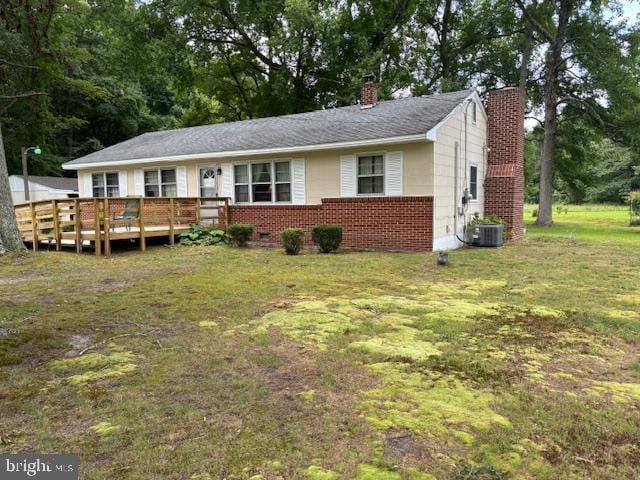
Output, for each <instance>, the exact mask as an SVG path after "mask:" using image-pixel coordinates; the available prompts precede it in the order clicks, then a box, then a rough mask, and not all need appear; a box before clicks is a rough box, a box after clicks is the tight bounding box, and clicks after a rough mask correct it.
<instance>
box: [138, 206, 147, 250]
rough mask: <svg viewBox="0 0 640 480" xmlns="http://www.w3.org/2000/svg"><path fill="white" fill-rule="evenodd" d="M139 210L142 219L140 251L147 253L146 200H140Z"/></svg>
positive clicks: (140, 220)
mask: <svg viewBox="0 0 640 480" xmlns="http://www.w3.org/2000/svg"><path fill="white" fill-rule="evenodd" d="M138 210H139V212H140V218H139V220H138V223H139V224H140V250H141V251H143V252H144V251H145V250H146V248H147V241H146V239H145V236H144V198H142V197H140V198H139V199H138Z"/></svg>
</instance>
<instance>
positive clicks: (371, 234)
mask: <svg viewBox="0 0 640 480" xmlns="http://www.w3.org/2000/svg"><path fill="white" fill-rule="evenodd" d="M229 211H230V218H231V223H249V224H252V225H253V226H254V236H253V241H255V242H264V243H279V242H280V241H281V238H280V231H282V230H283V229H285V228H289V227H299V228H303V229H304V230H305V232H306V235H305V239H304V240H305V243H306V244H307V245H311V244H312V243H313V242H312V240H311V229H312V228H313V226H314V225H317V224H319V223H334V224H338V225H342V228H343V241H342V246H343V247H345V248H356V249H373V250H375V249H380V250H431V249H432V245H433V197H361V198H324V199H322V204H321V205H232V206H230V207H229Z"/></svg>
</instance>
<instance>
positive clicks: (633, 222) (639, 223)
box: [629, 218, 640, 227]
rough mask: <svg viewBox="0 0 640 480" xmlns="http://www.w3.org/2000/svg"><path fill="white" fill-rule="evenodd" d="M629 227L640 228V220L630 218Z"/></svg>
mask: <svg viewBox="0 0 640 480" xmlns="http://www.w3.org/2000/svg"><path fill="white" fill-rule="evenodd" d="M629 226H630V227H640V218H632V219H631V220H629Z"/></svg>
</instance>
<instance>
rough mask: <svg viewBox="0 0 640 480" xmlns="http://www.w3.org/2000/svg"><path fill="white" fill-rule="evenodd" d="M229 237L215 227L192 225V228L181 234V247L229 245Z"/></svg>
mask: <svg viewBox="0 0 640 480" xmlns="http://www.w3.org/2000/svg"><path fill="white" fill-rule="evenodd" d="M228 243H229V236H228V235H227V234H226V233H224V231H223V230H220V229H219V228H215V227H210V228H207V227H203V226H201V225H191V228H190V229H189V230H187V231H186V232H182V233H181V234H180V245H186V246H189V245H227V244H228Z"/></svg>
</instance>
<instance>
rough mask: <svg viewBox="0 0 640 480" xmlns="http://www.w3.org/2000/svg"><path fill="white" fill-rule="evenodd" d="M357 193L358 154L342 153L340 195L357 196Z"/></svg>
mask: <svg viewBox="0 0 640 480" xmlns="http://www.w3.org/2000/svg"><path fill="white" fill-rule="evenodd" d="M357 194H358V186H357V180H356V156H355V155H342V156H341V157H340V196H341V197H355V196H356V195H357Z"/></svg>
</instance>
